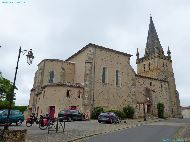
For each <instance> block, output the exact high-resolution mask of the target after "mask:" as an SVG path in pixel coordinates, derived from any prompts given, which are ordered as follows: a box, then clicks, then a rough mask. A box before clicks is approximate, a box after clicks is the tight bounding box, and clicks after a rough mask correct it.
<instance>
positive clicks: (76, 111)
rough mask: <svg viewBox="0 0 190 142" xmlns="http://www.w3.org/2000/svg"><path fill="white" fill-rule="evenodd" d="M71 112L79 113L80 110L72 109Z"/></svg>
mask: <svg viewBox="0 0 190 142" xmlns="http://www.w3.org/2000/svg"><path fill="white" fill-rule="evenodd" d="M70 111H71V113H78V110H70Z"/></svg>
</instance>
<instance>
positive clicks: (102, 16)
mask: <svg viewBox="0 0 190 142" xmlns="http://www.w3.org/2000/svg"><path fill="white" fill-rule="evenodd" d="M150 13H151V15H152V17H153V21H154V24H155V27H156V30H157V33H158V36H159V39H160V42H161V44H162V47H163V49H164V51H165V53H166V51H167V46H170V49H171V52H172V54H171V56H172V60H173V69H174V74H175V79H176V85H177V90H178V91H179V94H180V100H181V105H182V106H188V105H190V89H189V87H190V86H189V82H190V75H189V72H190V58H189V56H190V19H189V17H190V1H189V0H167V1H166V0H157V1H155V0H0V45H1V46H2V47H1V48H0V71H1V72H2V73H3V76H4V77H5V78H7V79H9V80H11V81H13V78H14V72H15V67H16V61H17V56H18V50H19V46H22V49H23V50H24V49H30V48H32V49H33V52H34V56H35V59H34V62H33V64H32V65H30V66H29V65H28V64H27V63H26V56H25V55H22V56H21V59H20V63H19V69H18V75H17V80H16V86H17V87H18V91H17V95H16V105H28V103H29V94H30V89H31V88H32V85H33V79H34V74H35V71H36V70H37V64H38V63H39V62H40V61H41V60H43V59H47V58H48V59H52V58H55V59H63V60H65V59H66V58H68V57H69V56H71V55H72V54H74V53H75V52H77V51H78V50H80V49H81V48H82V47H84V46H85V45H87V44H88V43H95V44H98V45H101V46H104V47H107V48H112V49H115V50H118V51H122V52H126V53H129V54H132V55H133V56H132V57H131V65H132V66H133V68H134V69H135V70H136V65H135V60H136V56H135V54H136V49H137V48H139V50H140V57H142V56H143V55H144V49H145V45H146V38H147V34H148V24H149V17H150Z"/></svg>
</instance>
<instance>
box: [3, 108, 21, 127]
mask: <svg viewBox="0 0 190 142" xmlns="http://www.w3.org/2000/svg"><path fill="white" fill-rule="evenodd" d="M7 115H8V110H0V124H5V123H6V120H7ZM23 121H24V115H23V114H22V112H20V111H19V110H11V111H10V116H9V124H12V123H16V125H21V124H22V122H23Z"/></svg>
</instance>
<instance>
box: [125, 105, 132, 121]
mask: <svg viewBox="0 0 190 142" xmlns="http://www.w3.org/2000/svg"><path fill="white" fill-rule="evenodd" d="M123 112H124V113H125V115H126V117H127V118H133V117H134V113H135V109H134V108H133V107H132V106H130V105H128V106H126V107H124V108H123Z"/></svg>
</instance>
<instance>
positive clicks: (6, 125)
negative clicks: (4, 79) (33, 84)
mask: <svg viewBox="0 0 190 142" xmlns="http://www.w3.org/2000/svg"><path fill="white" fill-rule="evenodd" d="M26 52H27V50H23V51H22V50H21V46H20V49H19V54H18V59H17V65H16V71H15V76H14V82H13V87H12V93H11V96H10V98H9V108H8V114H7V120H6V121H7V122H6V123H5V126H4V130H8V127H9V116H10V111H11V108H12V103H13V98H14V89H15V83H16V76H17V70H18V63H19V59H20V54H21V53H23V55H24V54H25V53H26ZM26 57H27V63H28V64H29V65H30V64H32V60H33V59H34V56H33V52H32V49H30V50H29V51H28V54H27V55H26ZM4 130H3V133H4Z"/></svg>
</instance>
